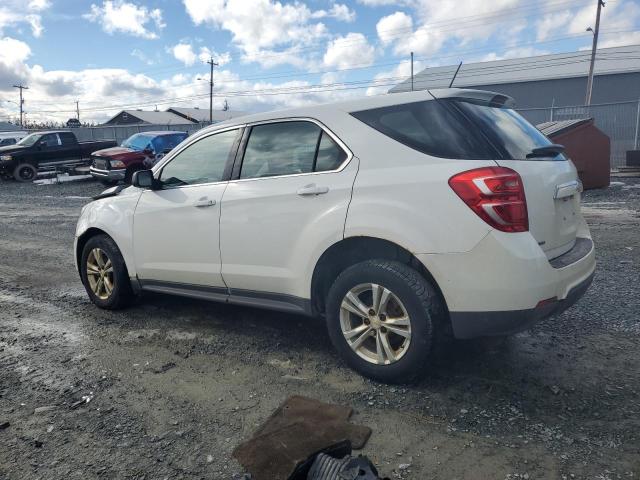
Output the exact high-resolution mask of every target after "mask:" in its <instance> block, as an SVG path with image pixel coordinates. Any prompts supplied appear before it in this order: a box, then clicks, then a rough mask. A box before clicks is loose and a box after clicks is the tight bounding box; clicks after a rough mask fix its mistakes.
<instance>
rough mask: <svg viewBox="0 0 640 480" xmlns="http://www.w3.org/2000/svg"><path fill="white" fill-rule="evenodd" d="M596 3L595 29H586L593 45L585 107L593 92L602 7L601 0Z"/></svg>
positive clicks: (589, 103) (589, 102) (589, 101)
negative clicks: (590, 35)
mask: <svg viewBox="0 0 640 480" xmlns="http://www.w3.org/2000/svg"><path fill="white" fill-rule="evenodd" d="M597 1H598V10H597V12H596V28H595V30H592V29H591V27H589V28H587V31H591V32H592V33H593V44H592V46H591V65H589V78H588V79H587V96H586V99H585V102H584V103H585V105H591V92H592V91H593V70H594V67H595V64H596V50H597V49H598V33H599V32H600V12H601V11H602V7H604V2H603V1H602V0H597Z"/></svg>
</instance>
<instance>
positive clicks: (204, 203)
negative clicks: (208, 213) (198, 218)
mask: <svg viewBox="0 0 640 480" xmlns="http://www.w3.org/2000/svg"><path fill="white" fill-rule="evenodd" d="M215 204H216V201H215V200H209V199H208V198H207V197H202V198H199V199H198V200H196V201H195V202H194V204H193V206H194V207H198V208H204V207H211V206H213V205H215Z"/></svg>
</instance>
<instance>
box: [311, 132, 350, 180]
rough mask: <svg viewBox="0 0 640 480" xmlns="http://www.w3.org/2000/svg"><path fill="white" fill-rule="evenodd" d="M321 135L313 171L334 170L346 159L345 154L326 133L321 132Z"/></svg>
mask: <svg viewBox="0 0 640 480" xmlns="http://www.w3.org/2000/svg"><path fill="white" fill-rule="evenodd" d="M321 135H322V137H321V138H320V144H319V145H318V154H317V156H316V168H315V171H316V172H325V171H327V170H335V169H337V168H338V167H339V166H340V165H342V162H344V161H345V160H346V159H347V154H346V153H345V151H344V150H342V148H340V147H339V146H338V144H337V143H336V142H334V141H333V138H331V137H330V136H329V135H328V134H327V132H322V134H321Z"/></svg>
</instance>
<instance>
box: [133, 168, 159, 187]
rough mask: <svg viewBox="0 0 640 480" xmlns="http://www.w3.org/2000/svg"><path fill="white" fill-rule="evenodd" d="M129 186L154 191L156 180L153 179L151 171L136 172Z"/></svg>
mask: <svg viewBox="0 0 640 480" xmlns="http://www.w3.org/2000/svg"><path fill="white" fill-rule="evenodd" d="M131 185H133V186H134V187H138V188H145V189H147V190H155V189H156V185H157V182H156V179H155V178H153V172H152V171H151V170H138V171H137V172H134V173H133V176H132V177H131Z"/></svg>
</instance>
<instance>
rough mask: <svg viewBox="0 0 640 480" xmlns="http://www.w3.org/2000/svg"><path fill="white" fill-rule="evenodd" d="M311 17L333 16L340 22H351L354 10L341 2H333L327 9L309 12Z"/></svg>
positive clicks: (353, 17)
mask: <svg viewBox="0 0 640 480" xmlns="http://www.w3.org/2000/svg"><path fill="white" fill-rule="evenodd" d="M311 17H312V18H335V19H336V20H339V21H341V22H353V21H354V20H355V19H356V12H355V11H354V10H351V9H350V8H349V7H348V6H347V5H345V4H343V3H334V4H333V5H332V6H331V8H330V9H329V10H318V11H316V12H313V13H312V14H311Z"/></svg>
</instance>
